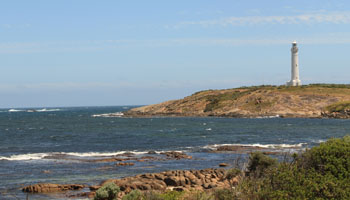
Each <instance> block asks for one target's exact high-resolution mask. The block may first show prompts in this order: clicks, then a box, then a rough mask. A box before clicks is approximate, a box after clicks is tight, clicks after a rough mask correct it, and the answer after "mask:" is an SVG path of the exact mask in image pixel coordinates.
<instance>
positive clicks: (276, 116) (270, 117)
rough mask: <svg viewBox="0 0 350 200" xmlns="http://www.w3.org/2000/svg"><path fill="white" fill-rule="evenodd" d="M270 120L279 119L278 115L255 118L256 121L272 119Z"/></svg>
mask: <svg viewBox="0 0 350 200" xmlns="http://www.w3.org/2000/svg"><path fill="white" fill-rule="evenodd" d="M272 118H280V116H279V115H271V116H260V117H256V119H272Z"/></svg>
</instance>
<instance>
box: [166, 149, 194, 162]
mask: <svg viewBox="0 0 350 200" xmlns="http://www.w3.org/2000/svg"><path fill="white" fill-rule="evenodd" d="M161 154H163V155H165V156H166V157H168V158H169V159H176V160H180V159H192V156H189V155H187V154H185V153H182V152H177V151H169V152H164V153H161Z"/></svg>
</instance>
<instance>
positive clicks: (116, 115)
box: [91, 112, 124, 117]
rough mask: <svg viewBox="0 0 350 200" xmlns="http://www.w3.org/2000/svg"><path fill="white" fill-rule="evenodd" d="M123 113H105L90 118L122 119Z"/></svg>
mask: <svg viewBox="0 0 350 200" xmlns="http://www.w3.org/2000/svg"><path fill="white" fill-rule="evenodd" d="M123 115H124V113H122V112H116V113H105V114H95V115H91V117H122V116H123Z"/></svg>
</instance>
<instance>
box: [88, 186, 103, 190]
mask: <svg viewBox="0 0 350 200" xmlns="http://www.w3.org/2000/svg"><path fill="white" fill-rule="evenodd" d="M100 187H101V186H99V185H93V186H90V187H89V189H90V191H96V190H98V189H100Z"/></svg>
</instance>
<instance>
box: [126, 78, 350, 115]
mask: <svg viewBox="0 0 350 200" xmlns="http://www.w3.org/2000/svg"><path fill="white" fill-rule="evenodd" d="M348 101H350V85H326V84H317V85H316V84H315V85H307V86H301V87H285V86H278V87H277V86H257V87H246V88H236V89H226V90H207V91H201V92H197V93H195V94H193V95H191V96H188V97H185V98H183V99H180V100H173V101H167V102H163V103H160V104H154V105H148V106H143V107H139V108H134V109H131V110H129V111H127V112H125V113H124V114H125V115H126V116H219V117H264V116H276V115H278V116H280V117H308V118H309V117H329V116H335V115H336V114H334V112H333V111H332V110H329V109H328V108H329V107H330V106H331V105H336V104H339V102H348ZM341 112H343V111H341ZM343 113H344V112H343Z"/></svg>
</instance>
